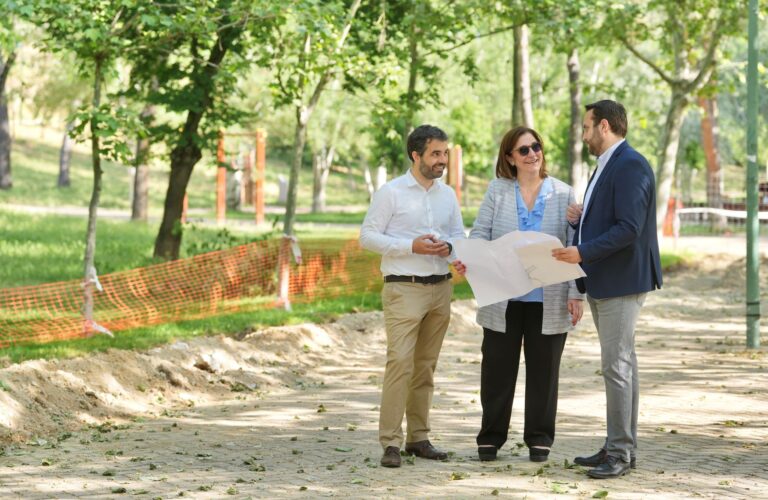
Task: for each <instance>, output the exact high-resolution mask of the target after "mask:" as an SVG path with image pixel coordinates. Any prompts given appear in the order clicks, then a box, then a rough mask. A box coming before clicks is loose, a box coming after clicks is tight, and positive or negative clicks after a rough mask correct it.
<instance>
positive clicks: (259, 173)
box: [253, 129, 267, 224]
mask: <svg viewBox="0 0 768 500" xmlns="http://www.w3.org/2000/svg"><path fill="white" fill-rule="evenodd" d="M266 154H267V132H266V131H265V130H264V129H258V130H257V131H256V171H255V172H254V174H253V206H254V209H255V210H254V211H255V213H256V224H263V223H264V172H265V170H266V163H267V161H266V158H267V156H266Z"/></svg>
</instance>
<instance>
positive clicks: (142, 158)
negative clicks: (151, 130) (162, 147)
mask: <svg viewBox="0 0 768 500" xmlns="http://www.w3.org/2000/svg"><path fill="white" fill-rule="evenodd" d="M148 155H149V138H147V137H141V138H139V139H138V140H137V142H136V165H135V168H136V172H135V173H134V176H133V200H132V202H131V220H137V221H144V222H146V221H147V219H148V218H149V165H148V164H147V156H148Z"/></svg>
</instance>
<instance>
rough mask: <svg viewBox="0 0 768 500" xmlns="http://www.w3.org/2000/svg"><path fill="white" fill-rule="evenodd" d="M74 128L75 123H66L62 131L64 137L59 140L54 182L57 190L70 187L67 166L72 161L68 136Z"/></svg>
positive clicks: (70, 141)
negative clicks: (57, 162)
mask: <svg viewBox="0 0 768 500" xmlns="http://www.w3.org/2000/svg"><path fill="white" fill-rule="evenodd" d="M74 127H75V122H73V121H70V122H69V123H67V128H66V130H64V137H62V139H61V150H60V151H59V178H58V179H57V181H56V187H59V188H65V187H69V186H70V180H69V166H70V164H71V161H72V138H71V137H70V136H69V134H70V132H72V129H73V128H74Z"/></svg>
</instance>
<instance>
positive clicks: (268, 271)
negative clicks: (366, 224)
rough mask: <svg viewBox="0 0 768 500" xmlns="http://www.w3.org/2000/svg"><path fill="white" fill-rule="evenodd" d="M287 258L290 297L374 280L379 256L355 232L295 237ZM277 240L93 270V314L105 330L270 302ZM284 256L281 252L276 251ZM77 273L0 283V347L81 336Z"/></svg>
mask: <svg viewBox="0 0 768 500" xmlns="http://www.w3.org/2000/svg"><path fill="white" fill-rule="evenodd" d="M300 246H301V253H302V255H303V259H302V263H301V264H300V265H297V264H295V263H293V262H291V263H290V264H289V266H290V271H289V282H288V283H289V286H288V294H289V298H290V301H291V302H294V303H296V302H304V301H312V300H318V299H322V298H327V297H336V296H340V295H347V294H352V293H359V292H362V291H373V290H375V289H377V288H378V287H380V286H381V281H382V280H381V273H380V272H379V270H378V265H379V257H378V256H377V255H375V254H372V253H368V252H365V251H364V250H362V249H361V248H360V247H359V245H358V243H357V240H352V241H340V240H306V241H302V242H301V245H300ZM281 247H282V248H288V247H286V246H285V245H281V242H280V240H265V241H259V242H254V243H249V244H247V245H242V246H238V247H234V248H230V249H227V250H220V251H216V252H210V253H206V254H202V255H198V256H195V257H191V258H188V259H181V260H176V261H172V262H166V263H162V264H156V265H152V266H148V267H144V268H139V269H133V270H130V271H123V272H117V273H113V274H108V275H103V276H100V278H99V279H100V281H101V285H102V287H103V291H102V292H95V295H94V315H93V321H94V322H95V323H97V324H98V325H101V326H103V327H105V328H107V329H109V330H111V331H119V330H124V329H127V328H136V327H140V326H147V325H153V324H158V323H166V322H172V321H179V320H187V319H195V318H201V317H205V316H211V315H215V314H220V313H224V312H233V311H244V310H251V309H258V308H264V307H274V306H275V305H276V304H277V293H278V277H277V276H278V273H277V266H278V262H279V261H280V259H279V252H280V248H281ZM284 257H285V258H286V259H287V258H289V257H287V256H284ZM82 306H83V287H82V282H81V281H79V280H73V281H66V282H59V283H50V284H45V285H39V286H24V287H17V288H6V289H0V348H1V347H8V346H10V345H17V344H23V343H29V342H35V343H43V342H50V341H53V340H63V339H72V338H77V337H83V336H89V335H91V334H92V333H93V331H88V329H87V328H86V324H87V323H86V322H85V318H84V317H83V313H82V310H81V309H82Z"/></svg>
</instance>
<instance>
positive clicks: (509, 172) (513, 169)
mask: <svg viewBox="0 0 768 500" xmlns="http://www.w3.org/2000/svg"><path fill="white" fill-rule="evenodd" d="M525 134H531V135H532V136H533V138H534V139H536V142H538V143H539V144H540V145H541V169H540V170H539V177H541V178H542V179H543V178H545V177H546V176H547V175H548V174H547V159H546V157H545V156H544V141H542V140H541V136H540V135H539V133H538V132H536V131H535V130H533V129H532V128H529V127H515V128H513V129H511V130H509V131H508V132H507V133H506V134H504V137H503V138H502V139H501V144H500V145H499V157H498V158H497V159H496V177H498V178H500V179H501V178H504V179H512V180H514V179H517V166H515V165H512V164H511V163H509V160H507V155H511V154H512V150H513V149H514V147H515V144H517V141H518V140H520V138H521V137H522V136H524V135H525Z"/></svg>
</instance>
